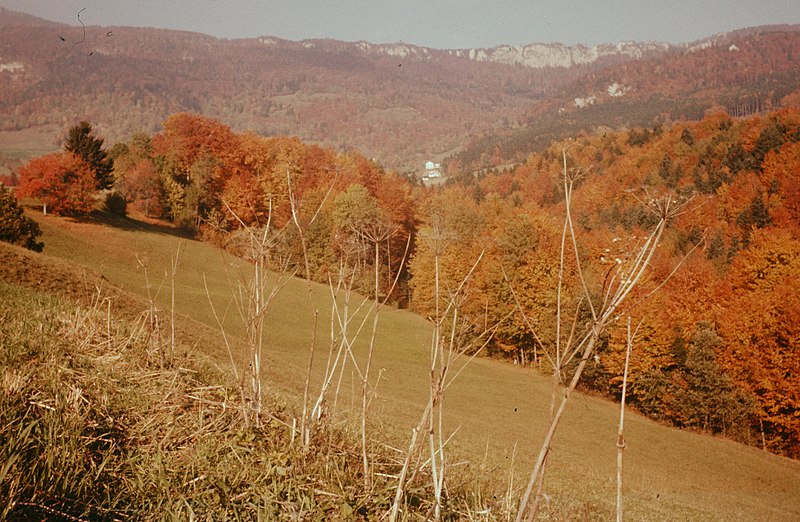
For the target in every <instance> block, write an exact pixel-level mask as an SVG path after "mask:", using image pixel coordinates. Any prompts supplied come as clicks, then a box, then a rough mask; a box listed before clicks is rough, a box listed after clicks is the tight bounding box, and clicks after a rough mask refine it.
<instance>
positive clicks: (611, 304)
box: [516, 148, 691, 522]
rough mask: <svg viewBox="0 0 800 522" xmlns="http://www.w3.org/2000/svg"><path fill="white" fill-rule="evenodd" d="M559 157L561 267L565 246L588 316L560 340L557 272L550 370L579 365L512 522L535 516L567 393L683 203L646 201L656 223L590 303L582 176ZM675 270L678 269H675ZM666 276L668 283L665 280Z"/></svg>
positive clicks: (560, 298)
mask: <svg viewBox="0 0 800 522" xmlns="http://www.w3.org/2000/svg"><path fill="white" fill-rule="evenodd" d="M562 159H563V172H562V176H563V188H564V198H565V206H566V210H565V217H564V229H563V233H562V240H561V251H560V267H563V264H564V259H565V257H566V248H567V245H569V246H570V247H571V248H572V250H573V252H574V255H575V263H576V271H577V276H578V280H579V281H580V284H581V289H582V290H583V296H582V298H581V302H580V303H579V304H578V307H580V306H582V304H581V303H585V306H586V307H587V308H588V310H589V312H590V313H591V320H590V321H589V322H588V323H586V324H585V325H584V326H580V325H579V320H578V318H579V314H578V312H579V309H576V312H575V315H574V317H573V320H572V327H571V330H570V333H569V336H568V337H567V339H566V341H564V342H562V340H561V337H562V335H561V326H560V325H561V323H562V321H563V312H562V307H563V303H564V301H563V294H562V292H561V287H562V284H563V276H562V270H561V268H560V269H559V283H558V285H559V291H558V297H557V310H556V315H557V324H558V327H557V328H558V333H557V335H556V339H555V344H556V349H555V362H556V367H555V368H554V372H559V375H560V373H561V372H563V371H564V370H565V369H566V367H567V366H568V365H569V364H570V363H572V362H574V361H576V360H577V362H578V364H577V367H576V368H575V370H574V373H573V374H572V378H571V379H570V381H569V384H568V385H566V386H563V385H562V386H563V390H562V393H561V400H560V401H558V407H557V408H555V412H554V414H553V415H552V416H551V419H550V422H549V423H548V429H547V432H546V434H545V438H544V441H543V442H542V445H541V447H540V449H539V453H538V456H537V458H536V462H535V465H534V468H533V471H532V472H531V476H530V479H529V481H528V485H527V488H526V489H525V492H524V494H523V496H522V498H521V499H520V504H519V509H518V511H517V518H516V521H517V522H521V521H522V519H523V518H524V516H525V514H526V513H528V514H529V516H530V517H532V516H534V515H535V510H533V509H531V510H529V509H528V504H529V502H530V498H531V494H532V492H533V488H534V486H535V485H536V484H537V481H539V480H541V477H542V475H543V473H544V467H545V462H546V459H547V455H548V453H549V451H550V445H551V443H552V440H553V436H554V435H555V432H556V429H557V428H558V425H559V423H560V421H561V418H562V416H563V414H564V411H565V409H566V406H567V403H568V402H569V398H570V395H571V394H572V392H573V391H574V390H575V387H576V386H577V384H578V382H579V381H580V378H581V376H582V375H583V371H584V369H585V368H586V364H587V363H588V361H589V359H590V357H591V355H592V354H593V353H594V351H595V348H596V347H597V344H598V342H599V340H600V338H601V335H602V334H603V332H604V331H605V330H606V328H607V327H608V326H609V325H610V324H611V323H612V322H613V321H615V320H616V319H617V318H618V317H619V316H620V315H621V314H624V313H626V312H627V310H623V308H622V307H623V304H624V303H625V302H626V300H627V298H628V297H629V296H630V295H631V293H632V292H633V290H634V289H635V288H636V287H637V285H638V284H639V283H640V282H641V281H642V278H643V277H644V276H645V274H646V273H647V272H648V269H649V268H650V264H651V261H652V258H653V256H654V255H655V253H656V250H657V249H658V246H659V242H660V240H661V238H662V235H663V233H664V230H665V229H666V226H667V223H668V222H669V221H670V220H672V219H673V218H674V217H675V216H677V215H679V214H680V213H682V211H683V210H682V209H683V207H684V205H685V201H681V200H679V199H678V198H675V197H674V196H671V195H668V196H665V197H662V198H652V197H649V198H648V200H647V201H646V205H647V207H648V208H649V210H651V211H652V212H653V213H655V214H656V216H657V217H658V223H657V224H656V225H655V226H654V227H653V229H652V230H651V232H650V234H649V236H647V238H646V239H645V240H644V242H643V243H641V244H640V245H639V246H638V247H637V248H636V250H635V251H634V252H633V254H632V255H631V256H630V257H629V258H628V259H626V260H625V261H624V262H620V263H619V264H618V265H617V267H616V269H615V270H614V273H613V275H612V276H611V279H610V281H609V282H608V285H607V286H606V287H605V293H604V295H603V300H602V303H599V304H595V303H594V302H593V297H592V294H591V292H590V291H589V287H588V282H587V280H586V277H585V275H584V273H583V270H582V267H581V259H580V256H579V255H578V241H577V236H576V233H575V227H574V224H573V221H572V215H571V210H570V208H571V205H572V193H573V189H574V186H575V182H576V181H577V179H578V178H579V177H580V176H581V175H582V174H583V173H582V172H580V171H577V172H572V173H571V172H568V170H567V152H566V148H564V149H562ZM567 238H569V241H567ZM690 253H691V251H690ZM684 259H685V258H684ZM678 266H680V265H678ZM675 270H677V267H676V268H675ZM675 270H673V272H672V273H671V274H670V276H669V277H671V276H672V274H674V273H675ZM669 277H668V278H667V279H669ZM664 282H665V281H664ZM664 282H662V283H661V285H663V284H664ZM661 285H659V286H658V287H657V288H660V286H661ZM657 288H656V289H657ZM654 291H655V290H654ZM650 295H652V292H650V293H648V294H647V295H646V296H645V297H649V296H650ZM639 302H641V301H638V302H637V303H634V305H635V304H638V303H639ZM629 309H630V307H628V310H629ZM554 379H555V375H554Z"/></svg>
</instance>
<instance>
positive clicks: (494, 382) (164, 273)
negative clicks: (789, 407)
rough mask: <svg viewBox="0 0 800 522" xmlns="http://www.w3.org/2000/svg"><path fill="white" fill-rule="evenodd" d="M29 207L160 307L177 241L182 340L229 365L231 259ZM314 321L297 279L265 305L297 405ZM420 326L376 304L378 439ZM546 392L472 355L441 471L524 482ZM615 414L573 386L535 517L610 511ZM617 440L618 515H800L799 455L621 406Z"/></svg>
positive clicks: (395, 432) (272, 358) (103, 219)
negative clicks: (220, 322)
mask: <svg viewBox="0 0 800 522" xmlns="http://www.w3.org/2000/svg"><path fill="white" fill-rule="evenodd" d="M29 214H30V215H31V217H33V218H34V219H36V221H38V222H39V224H40V226H41V227H42V230H43V232H44V235H43V238H42V239H43V241H44V243H45V250H44V254H43V255H44V256H54V257H57V258H62V259H65V260H69V261H71V262H74V263H77V264H79V265H83V266H85V267H88V268H90V269H92V270H94V271H96V272H99V273H100V274H102V276H103V277H105V278H106V279H107V280H108V281H109V282H110V283H112V284H114V285H117V286H119V287H121V288H123V289H124V290H126V291H127V292H130V293H132V294H136V295H138V296H140V297H141V298H142V302H147V300H149V298H150V297H153V298H154V299H155V301H156V302H157V303H158V306H159V307H160V308H161V309H163V310H169V306H170V305H169V303H170V283H171V278H170V277H169V273H170V265H171V262H172V259H173V257H174V256H175V255H176V253H177V252H178V249H179V248H180V255H179V258H178V270H177V273H176V276H175V280H174V283H175V292H176V293H175V308H176V312H177V313H178V314H179V315H180V316H181V321H182V324H183V328H185V329H187V330H192V329H193V326H192V325H196V328H194V331H195V334H196V340H197V342H196V344H195V345H194V349H196V350H198V351H199V352H202V353H204V354H207V355H209V356H211V357H212V358H213V360H215V361H216V363H217V364H218V365H220V366H221V367H223V368H224V367H225V365H226V364H229V363H228V361H229V356H228V354H227V352H226V350H225V348H224V344H223V342H222V336H221V334H220V333H219V329H218V328H217V327H216V322H215V319H214V315H213V313H212V309H211V306H210V305H209V300H208V297H207V295H206V290H205V287H204V281H205V283H206V284H207V286H208V291H209V294H210V296H211V300H212V301H213V303H214V307H215V308H216V310H217V312H218V313H220V314H221V315H224V316H225V318H224V322H225V330H226V332H227V334H228V335H230V336H232V337H238V336H241V335H242V333H243V328H242V324H241V321H240V320H238V316H237V312H236V307H235V305H234V303H233V300H232V295H233V294H234V293H235V292H236V288H237V281H238V280H240V278H245V279H246V278H247V277H248V274H249V272H248V266H247V265H246V264H245V263H244V262H243V261H241V260H239V259H236V258H233V257H231V256H229V255H226V254H223V253H222V252H221V251H220V250H219V249H217V248H215V247H213V246H211V245H208V244H204V243H201V242H198V241H194V240H191V239H186V238H181V237H180V236H179V235H178V234H176V233H175V232H174V230H172V229H170V228H168V227H163V226H160V225H156V224H148V223H144V222H141V221H136V220H133V219H126V218H119V217H114V216H110V215H107V214H102V213H96V214H95V215H94V216H93V218H92V219H90V220H88V221H75V220H71V219H68V218H60V217H51V216H42V215H41V214H40V213H38V212H36V211H32V212H30V213H29ZM311 294H312V299H313V301H314V303H315V306H316V307H318V308H319V312H320V315H319V318H318V323H317V324H318V328H317V346H318V348H317V353H316V355H315V366H314V370H315V377H316V380H317V382H315V383H313V384H312V390H315V389H316V390H318V389H319V380H320V378H321V375H322V372H323V370H324V365H325V361H326V359H327V350H328V346H329V344H330V334H329V331H330V314H331V312H330V310H331V301H330V300H331V297H330V290H329V289H328V287H326V286H322V285H316V284H314V285H312V291H311ZM112 306H113V303H112ZM312 324H313V321H312V306H311V304H310V302H309V292H308V286H307V284H306V282H305V281H302V280H299V279H293V280H291V281H289V283H288V284H287V285H286V286H285V287H284V288H283V289H282V291H281V292H280V293H279V294H278V296H277V297H276V298H275V300H274V301H273V302H272V304H271V305H270V308H269V309H268V312H267V330H268V334H267V341H266V350H267V358H268V362H267V365H266V368H267V377H266V385H267V387H268V388H269V389H270V390H271V391H272V392H274V393H276V394H278V395H280V396H281V397H283V398H285V399H286V400H287V401H288V403H289V404H293V405H294V406H295V407H296V406H297V405H298V404H299V403H300V402H301V401H300V397H302V390H303V384H304V376H305V367H306V365H307V363H308V347H309V345H310V342H311V338H312ZM368 330H369V328H368V327H367V328H365V332H364V333H362V335H361V339H360V340H359V342H358V343H357V344H356V356H357V357H359V356H360V357H361V359H360V360H364V358H365V351H366V347H367V343H368V340H369V339H368V336H369V333H368ZM430 335H431V328H430V324H429V323H428V322H427V321H426V320H425V319H423V318H421V317H419V316H417V315H415V314H413V313H410V312H408V311H403V310H396V309H384V310H383V311H382V312H381V316H380V320H379V325H378V336H377V344H376V352H375V359H374V361H373V369H374V370H373V373H372V375H373V383H372V384H373V385H374V386H375V388H374V393H375V398H374V399H373V402H372V406H371V408H372V409H371V411H372V413H373V418H372V428H371V435H372V436H373V438H374V439H375V442H376V444H377V443H386V444H387V445H389V446H393V447H396V448H405V447H406V446H407V444H408V439H409V436H410V433H411V428H412V427H413V426H414V425H416V423H417V421H418V419H419V415H420V414H421V412H422V409H423V408H424V404H425V401H426V400H427V393H428V390H427V382H428V377H427V376H428V370H429V366H428V365H429V357H430V356H429V345H430ZM234 356H237V354H234ZM550 389H551V384H550V379H549V378H548V377H546V376H542V375H540V374H538V373H537V372H535V371H534V370H531V369H526V368H519V367H515V366H512V365H510V364H507V363H503V362H499V361H493V360H488V359H484V358H477V359H475V360H473V361H472V362H471V363H470V364H469V366H468V367H467V368H466V370H465V371H464V372H463V373H462V374H461V375H460V376H459V378H458V380H457V381H456V383H455V384H454V385H453V387H452V388H450V389H449V390H448V392H447V395H446V396H445V399H444V403H445V408H446V415H447V419H446V420H447V422H448V426H447V430H448V432H454V431H455V436H454V437H453V441H452V443H451V445H450V446H449V448H450V457H449V459H450V462H451V465H452V466H454V468H453V469H456V470H458V469H462V468H463V471H465V472H470V473H479V474H480V475H481V476H482V477H483V478H484V479H485V483H484V484H483V486H482V490H481V491H480V494H481V495H495V496H498V497H499V496H502V495H503V494H504V491H505V490H506V488H507V487H508V486H509V480H512V481H513V482H512V487H513V488H515V489H517V490H519V489H521V488H522V487H523V486H524V484H525V482H526V481H527V474H528V473H529V472H530V470H531V468H532V465H533V460H534V459H535V455H536V453H537V452H538V446H539V443H540V440H541V438H542V436H543V434H544V430H545V425H546V421H547V416H548V411H549V407H550ZM357 397H358V391H357V386H356V383H355V381H354V380H353V381H350V382H344V383H343V384H342V392H341V396H340V399H339V406H338V408H339V411H338V416H336V417H335V420H338V419H341V420H340V421H339V422H340V424H341V426H343V427H346V426H347V419H348V415H347V409H348V408H349V407H350V406H351V404H353V405H355V404H356V403H357ZM618 415H619V411H618V406H617V405H615V404H613V403H611V402H608V401H605V400H600V399H597V398H594V397H591V396H587V395H582V394H576V395H575V396H573V398H572V400H571V403H570V405H569V407H568V411H567V413H566V416H565V418H564V421H563V422H562V424H561V426H560V428H559V431H558V432H557V435H556V439H555V443H554V445H553V449H552V451H551V453H550V460H549V461H548V468H547V477H546V481H545V487H544V492H545V493H546V494H547V495H548V497H546V498H547V499H548V500H547V502H546V503H545V504H546V505H545V507H544V509H543V516H549V517H551V518H553V519H575V518H580V519H583V518H584V517H585V518H587V519H591V520H607V519H612V518H613V514H614V501H615V491H616V485H615V477H616V445H615V443H616V429H617V428H616V423H617V419H618ZM625 438H626V442H627V448H626V450H625V486H624V502H625V513H626V518H627V519H629V520H787V521H788V520H798V519H800V462H797V461H792V460H789V459H786V458H782V457H778V456H774V455H770V454H767V453H765V452H763V451H760V450H758V449H755V448H751V447H746V446H742V445H740V444H735V443H733V442H730V441H727V440H721V439H717V438H712V437H709V436H705V435H701V434H696V433H690V432H685V431H679V430H677V429H674V428H669V427H665V426H661V425H658V424H656V423H654V422H652V421H649V420H647V419H645V418H643V417H641V416H639V415H636V414H635V413H632V412H628V414H627V415H626V431H625ZM462 463H464V464H462ZM466 463H468V464H466ZM512 469H513V473H510V471H512ZM456 476H459V475H458V474H457V473H456V474H455V475H454V477H456ZM477 494H478V492H477V491H476V495H477Z"/></svg>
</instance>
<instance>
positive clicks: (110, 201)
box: [105, 191, 128, 216]
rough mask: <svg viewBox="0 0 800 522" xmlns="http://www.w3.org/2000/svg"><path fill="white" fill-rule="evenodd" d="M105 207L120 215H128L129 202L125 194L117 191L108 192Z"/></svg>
mask: <svg viewBox="0 0 800 522" xmlns="http://www.w3.org/2000/svg"><path fill="white" fill-rule="evenodd" d="M105 208H106V210H108V211H109V212H111V213H112V214H116V215H118V216H126V215H128V202H127V201H125V196H123V195H122V194H120V193H119V192H116V191H115V192H109V193H108V194H106V202H105Z"/></svg>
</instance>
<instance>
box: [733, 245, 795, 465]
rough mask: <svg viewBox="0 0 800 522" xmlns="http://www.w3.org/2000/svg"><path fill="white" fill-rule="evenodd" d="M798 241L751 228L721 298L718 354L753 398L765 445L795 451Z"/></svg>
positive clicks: (735, 379)
mask: <svg viewBox="0 0 800 522" xmlns="http://www.w3.org/2000/svg"><path fill="white" fill-rule="evenodd" d="M797 274H800V241H798V240H797V239H796V238H793V237H792V236H791V235H790V234H789V233H788V232H786V231H781V230H770V231H756V232H754V233H753V235H752V238H751V243H750V245H749V247H748V248H747V249H745V250H743V251H742V252H740V254H739V255H738V256H737V258H736V259H735V260H734V262H733V264H732V266H731V273H730V276H729V278H728V281H727V284H725V285H723V287H722V288H721V290H720V296H719V300H720V302H721V303H726V306H725V307H724V309H723V311H722V312H721V314H720V318H719V326H720V331H721V333H722V337H723V345H722V347H721V349H720V351H719V360H720V363H721V365H722V366H723V367H724V368H725V370H726V372H727V373H728V374H729V375H730V376H732V378H733V379H734V381H735V382H737V383H739V384H740V385H742V386H743V387H744V388H746V389H747V390H749V391H751V392H752V393H753V394H754V395H755V396H756V398H757V399H758V402H759V406H760V410H761V411H760V417H761V421H762V426H761V429H762V433H763V436H764V443H765V445H766V446H767V447H768V448H769V449H771V450H777V451H781V452H786V453H788V454H789V455H791V456H793V457H798V456H800V415H799V414H798V412H800V300H798V299H797V296H798V295H800V279H799V278H798V277H797Z"/></svg>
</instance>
